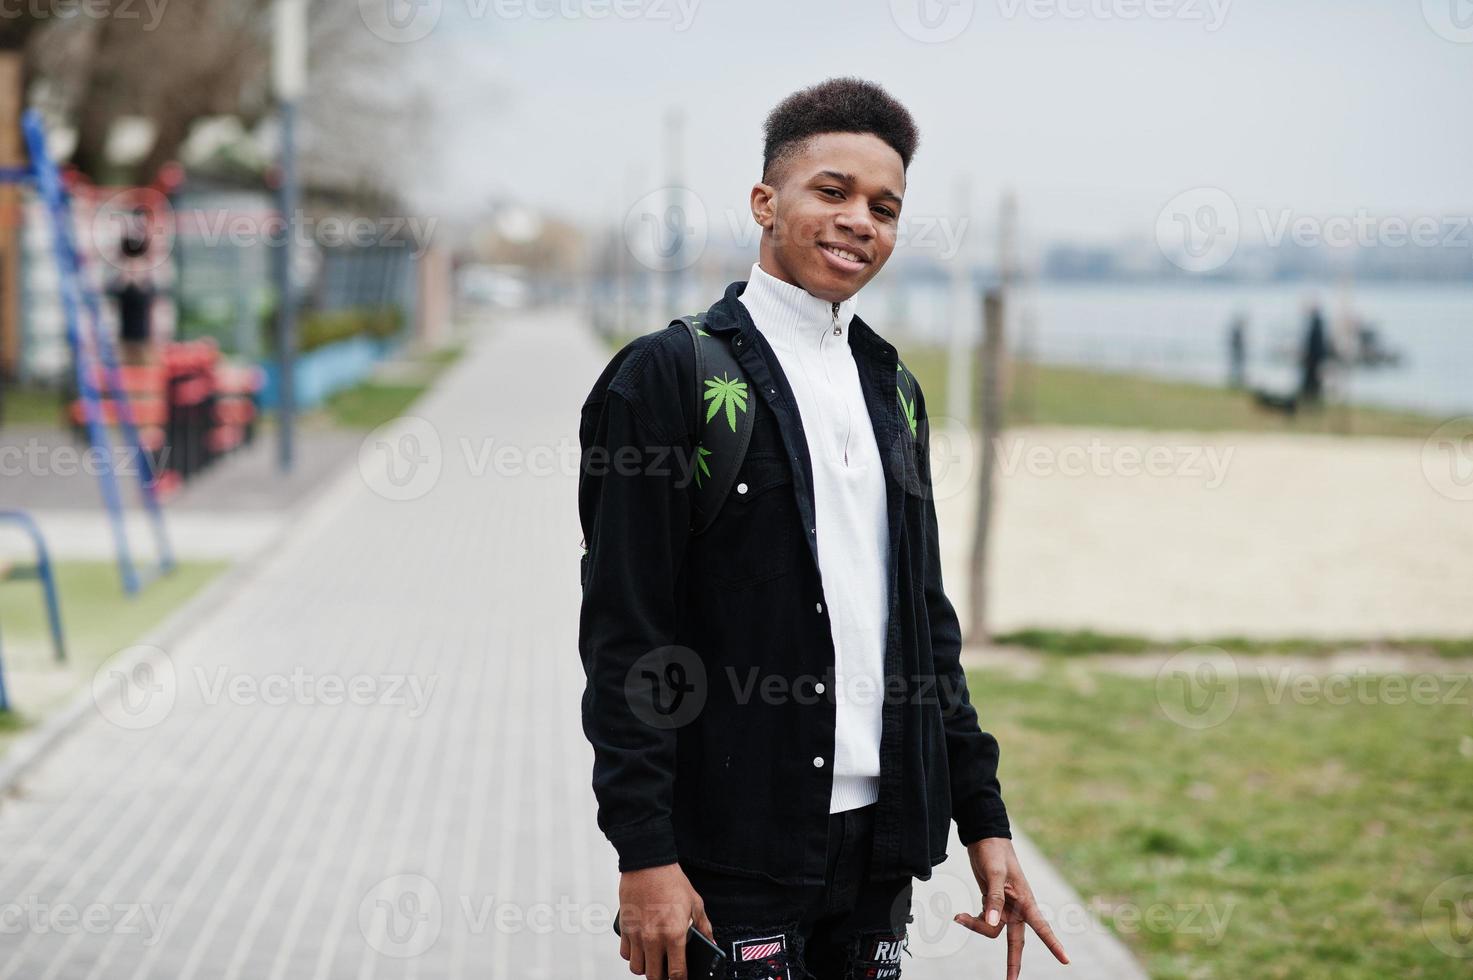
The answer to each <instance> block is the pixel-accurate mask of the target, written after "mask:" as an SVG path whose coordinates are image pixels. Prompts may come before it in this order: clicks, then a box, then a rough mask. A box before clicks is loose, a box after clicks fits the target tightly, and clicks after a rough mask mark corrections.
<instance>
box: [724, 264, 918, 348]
mask: <svg viewBox="0 0 1473 980" xmlns="http://www.w3.org/2000/svg"><path fill="white" fill-rule="evenodd" d="M746 288H747V281H746V280H745V279H742V280H738V281H737V282H734V283H731V284H730V285H728V286H727V287H726V293H725V294H724V295H723V296H722V297H721V298H720V299H719V300H717V301H716V302H715V303H714V304H712V306H711V308H710V309H709V310H707V311H706V315H705V317H704V318H703V319H702V320H701V327H702V328H703V329H704V330H705V331H706V332H707V333H710V334H735V335H739V336H742V337H745V338H746V343H748V344H756V343H757V339H756V338H757V334H758V333H759V332H760V331H759V330H758V329H757V324H755V323H753V322H752V316H751V314H750V313H748V312H747V307H746V305H745V304H743V303H742V302H741V301H740V300H739V299H737V297H738V296H740V295H741V294H742V292H743V291H744V290H745V289H746ZM849 345H850V347H851V349H853V350H854V352H855V354H856V355H858V354H861V353H863V354H865V355H868V356H870V357H873V358H877V359H879V360H881V361H890V362H892V363H893V361H894V358H895V356H896V354H895V348H894V347H892V346H891V345H890V344H889V342H887V341H886V340H885V339H884V338H883V337H881V336H880V335H879V334H877V333H875V331H874V330H873V329H872V328H871V327H870V325H869V324H867V323H865V322H864V320H863V319H862V318H861V317H860V316H859V314H858V313H855V314H854V315H853V316H852V318H851V319H850V320H849Z"/></svg>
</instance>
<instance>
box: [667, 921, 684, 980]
mask: <svg viewBox="0 0 1473 980" xmlns="http://www.w3.org/2000/svg"><path fill="white" fill-rule="evenodd" d="M665 964H666V967H665V976H666V977H667V978H668V980H685V930H684V929H681V930H680V932H679V933H678V934H676V935H675V936H672V937H671V938H670V939H669V940H668V941H667V942H666V946H665Z"/></svg>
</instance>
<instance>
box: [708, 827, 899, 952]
mask: <svg viewBox="0 0 1473 980" xmlns="http://www.w3.org/2000/svg"><path fill="white" fill-rule="evenodd" d="M875 806H876V805H875V804H873V803H871V804H870V805H869V806H862V807H858V808H857V809H853V810H845V811H842V812H840V813H832V814H830V815H829V848H828V860H827V864H826V867H825V873H824V878H825V883H824V884H822V885H811V886H794V885H779V884H776V883H774V882H769V881H762V880H756V879H752V878H743V877H739V876H736V875H729V874H722V873H717V872H713V871H708V870H705V869H703V868H696V867H686V868H684V870H685V873H686V876H687V877H688V878H689V879H690V883H691V885H692V886H693V887H694V888H695V890H696V894H698V895H700V896H701V900H702V902H704V903H705V907H706V915H707V916H708V917H709V918H710V920H711V929H712V931H713V932H714V933H715V938H716V945H717V946H720V947H721V949H722V951H723V952H725V953H726V954H727V956H728V957H729V958H730V965H731V968H730V970H729V971H728V973H727V976H726V977H725V978H724V980H769V978H770V980H858V978H864V980H895V978H897V977H899V976H900V954H901V952H902V951H903V950H904V949H905V946H906V942H907V937H906V923H908V922H910V921H911V915H910V901H911V888H912V885H913V884H914V882H913V881H912V879H911V878H909V877H906V878H902V879H898V880H895V879H892V880H889V881H871V880H870V878H869V852H870V839H871V837H872V835H873V833H874V817H875Z"/></svg>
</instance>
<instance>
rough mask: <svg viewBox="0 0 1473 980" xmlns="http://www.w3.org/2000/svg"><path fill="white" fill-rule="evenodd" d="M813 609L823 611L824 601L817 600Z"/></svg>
mask: <svg viewBox="0 0 1473 980" xmlns="http://www.w3.org/2000/svg"><path fill="white" fill-rule="evenodd" d="M813 611H814V612H823V603H821V602H815V603H814V604H813Z"/></svg>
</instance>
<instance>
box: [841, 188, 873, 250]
mask: <svg viewBox="0 0 1473 980" xmlns="http://www.w3.org/2000/svg"><path fill="white" fill-rule="evenodd" d="M834 223H835V224H837V225H838V226H839V227H840V228H842V229H843V230H844V231H847V232H848V233H849V234H851V235H853V236H854V237H855V238H858V239H859V240H860V241H869V240H870V239H871V238H874V237H875V222H874V217H873V216H872V215H871V214H870V213H869V202H868V201H864V200H861V199H859V198H854V199H853V200H851V201H850V202H849V204H848V206H847V207H844V208H841V209H840V210H839V213H838V215H837V216H836V217H835V218H834Z"/></svg>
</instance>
